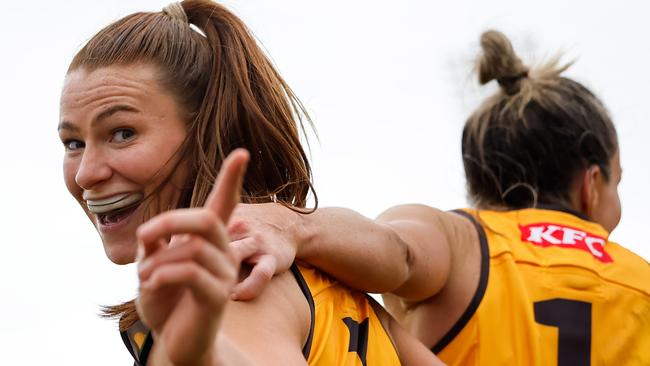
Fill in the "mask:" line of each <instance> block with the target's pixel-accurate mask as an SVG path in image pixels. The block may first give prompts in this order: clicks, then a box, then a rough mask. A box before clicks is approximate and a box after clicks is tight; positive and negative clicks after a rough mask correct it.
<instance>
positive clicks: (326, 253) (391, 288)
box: [229, 204, 464, 301]
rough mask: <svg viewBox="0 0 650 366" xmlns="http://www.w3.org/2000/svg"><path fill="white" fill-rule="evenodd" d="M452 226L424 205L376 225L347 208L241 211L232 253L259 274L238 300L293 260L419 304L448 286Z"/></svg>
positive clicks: (394, 212)
mask: <svg viewBox="0 0 650 366" xmlns="http://www.w3.org/2000/svg"><path fill="white" fill-rule="evenodd" d="M456 220H461V221H462V219H460V218H457V217H456V215H453V214H449V213H446V212H442V211H440V210H437V209H434V208H431V207H428V206H424V205H404V206H396V207H393V208H390V209H388V210H386V211H385V212H383V213H382V214H381V215H379V217H378V218H377V219H375V220H371V219H369V218H366V217H364V216H362V215H360V214H358V213H356V212H354V211H352V210H348V209H344V208H319V209H318V210H316V211H315V212H314V213H311V214H298V213H296V212H294V211H291V210H289V209H287V208H285V207H282V206H280V205H278V204H260V205H240V206H239V207H238V208H237V210H236V211H235V218H234V219H233V221H232V226H231V227H229V231H230V232H231V235H232V236H233V238H234V239H236V240H235V241H234V242H233V243H231V245H232V247H233V248H234V249H235V251H236V252H237V253H238V255H239V257H240V258H242V259H245V260H247V261H249V262H252V263H253V264H260V267H261V270H259V271H257V272H256V270H255V269H254V270H253V275H252V276H251V277H250V278H248V279H247V280H245V281H244V282H243V283H241V284H239V285H237V287H236V295H235V296H236V297H239V298H250V297H253V296H255V294H257V293H259V292H260V291H261V290H260V288H261V287H262V286H263V284H264V283H265V281H268V279H269V278H270V277H271V275H272V274H273V273H279V272H282V271H283V270H285V269H286V268H288V266H289V265H290V263H291V262H292V261H293V260H294V257H296V258H297V259H298V260H301V261H304V262H307V263H309V264H312V265H314V266H316V267H318V268H320V269H322V270H323V271H325V272H327V273H329V274H330V275H332V276H334V277H336V278H338V279H340V280H341V281H343V282H345V283H346V284H348V285H349V286H351V287H354V288H357V289H360V290H363V291H367V292H393V293H395V294H397V295H399V296H400V297H403V298H406V299H409V300H413V301H418V300H424V299H426V298H428V297H431V296H433V295H435V294H436V293H437V292H438V291H439V290H440V288H442V286H443V285H444V284H445V282H446V280H447V276H448V272H449V267H450V248H449V246H450V244H452V241H453V235H450V234H449V233H452V232H453V230H452V229H453V228H454V226H456V225H457V222H456ZM460 224H463V225H464V223H462V222H461V223H460Z"/></svg>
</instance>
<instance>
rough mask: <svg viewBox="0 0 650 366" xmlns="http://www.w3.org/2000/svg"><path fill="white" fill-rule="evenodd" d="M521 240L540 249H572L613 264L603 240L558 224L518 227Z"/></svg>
mask: <svg viewBox="0 0 650 366" xmlns="http://www.w3.org/2000/svg"><path fill="white" fill-rule="evenodd" d="M519 230H521V240H522V241H527V242H529V243H532V244H535V245H537V246H540V247H550V246H555V247H560V248H574V249H580V250H584V251H586V252H589V253H591V255H593V256H594V258H596V259H598V260H599V261H601V262H603V263H611V262H613V260H612V257H610V256H609V254H607V252H606V251H605V243H606V242H607V241H606V240H605V238H603V237H600V236H596V235H593V234H590V233H588V232H585V231H582V230H579V229H575V228H572V227H568V226H562V225H558V224H548V223H537V224H530V225H526V226H519Z"/></svg>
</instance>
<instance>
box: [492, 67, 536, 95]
mask: <svg viewBox="0 0 650 366" xmlns="http://www.w3.org/2000/svg"><path fill="white" fill-rule="evenodd" d="M527 77H528V70H524V71H522V72H520V73H519V74H516V75H512V76H503V77H500V78H498V79H497V83H499V86H501V89H503V90H504V91H505V92H506V94H507V95H514V94H517V93H519V90H520V86H519V81H520V80H521V79H523V78H527Z"/></svg>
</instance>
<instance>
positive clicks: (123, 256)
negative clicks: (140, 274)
mask: <svg viewBox="0 0 650 366" xmlns="http://www.w3.org/2000/svg"><path fill="white" fill-rule="evenodd" d="M104 252H105V253H106V256H107V257H108V259H109V260H110V261H111V262H113V263H115V264H119V265H123V264H129V263H133V262H135V255H136V245H135V243H134V242H131V243H106V242H105V243H104Z"/></svg>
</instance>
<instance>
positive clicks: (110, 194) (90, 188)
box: [59, 0, 437, 366]
mask: <svg viewBox="0 0 650 366" xmlns="http://www.w3.org/2000/svg"><path fill="white" fill-rule="evenodd" d="M190 24H192V25H193V26H195V27H197V28H198V29H199V30H200V32H198V31H195V30H194V29H193V27H190ZM304 118H306V120H309V118H308V116H307V115H306V113H305V112H304V109H303V107H302V105H301V103H300V101H299V100H298V99H297V98H296V97H295V95H294V94H293V92H292V91H291V89H290V88H289V87H288V86H287V85H286V83H285V82H284V81H283V80H282V78H281V77H280V75H279V74H278V73H277V71H276V70H275V69H274V68H273V66H272V65H271V63H270V62H269V60H268V58H267V57H266V56H265V55H264V53H263V52H262V51H261V49H260V48H259V47H258V45H257V44H256V42H255V40H254V39H253V37H252V36H251V35H250V33H249V32H248V30H247V29H246V27H245V26H244V24H243V23H242V22H241V21H240V20H239V19H238V18H237V17H235V16H234V15H233V14H232V13H230V12H229V11H228V10H227V9H225V8H224V7H222V6H220V5H218V4H215V3H213V2H211V1H206V0H195V1H184V2H182V3H174V4H172V5H170V6H168V7H166V8H165V9H164V10H163V11H162V12H156V13H136V14H132V15H130V16H127V17H125V18H123V19H121V20H118V21H117V22H115V23H113V24H111V25H109V26H108V27H106V28H104V29H103V30H101V31H100V32H99V33H98V34H96V35H95V36H94V37H93V38H92V39H91V40H90V41H89V42H88V43H87V44H86V45H85V46H84V47H83V48H82V49H81V51H79V53H78V54H77V55H76V56H75V58H74V59H73V61H72V64H71V65H70V68H69V70H68V73H67V76H66V79H65V85H64V88H63V94H62V96H61V112H60V122H59V134H60V137H61V141H62V142H63V145H64V147H65V158H64V166H63V171H64V176H65V182H66V186H67V188H68V190H69V191H70V193H71V194H72V196H73V197H74V198H75V199H76V200H77V202H78V203H79V204H80V205H81V207H82V208H83V210H84V211H85V213H86V215H87V216H88V218H89V219H90V220H91V222H92V223H93V225H94V226H95V227H96V228H97V230H98V232H99V234H100V237H101V239H102V243H103V245H104V249H105V252H106V255H107V256H108V258H109V259H110V260H111V261H113V262H114V263H118V264H126V263H131V262H133V261H136V260H137V261H138V263H139V270H138V276H139V280H140V292H139V295H138V298H137V299H136V300H135V301H134V302H129V303H126V304H122V305H118V306H113V307H109V308H108V309H107V310H106V313H107V315H109V316H114V317H116V318H119V322H120V330H121V331H122V338H123V340H124V342H125V345H126V346H127V348H128V350H129V351H130V353H131V354H132V355H133V357H134V359H135V363H136V364H137V365H144V364H149V365H168V364H172V365H217V364H218V365H224V364H228V365H246V364H265V365H273V364H277V365H304V364H306V363H308V364H310V365H356V364H359V363H361V364H363V365H369V366H375V365H398V364H404V365H421V364H437V360H436V358H435V356H433V354H432V353H431V352H429V351H428V350H427V349H426V348H425V347H424V346H423V345H422V344H420V343H419V342H417V341H416V340H415V338H413V337H411V336H409V335H408V334H407V333H406V332H405V331H403V330H402V329H401V328H400V327H399V326H397V324H396V323H395V322H394V320H393V319H392V318H391V317H390V316H389V315H388V314H387V313H386V312H385V311H384V310H383V309H382V308H381V307H380V306H379V305H377V304H376V303H374V302H373V301H372V300H371V299H370V298H368V297H367V296H366V295H365V294H363V293H361V292H356V291H352V290H350V289H348V288H346V287H344V286H342V285H340V284H338V283H336V282H335V281H333V280H331V279H329V278H328V277H327V276H325V275H323V274H322V273H320V272H318V271H316V270H313V269H310V268H305V267H301V266H298V265H294V266H292V270H291V272H289V273H287V274H284V275H280V276H277V277H275V278H274V279H273V280H272V281H271V284H270V286H269V288H268V289H267V290H266V291H265V292H264V294H263V295H261V296H260V297H259V298H258V299H256V300H255V301H252V302H243V301H238V302H235V301H229V300H230V298H231V292H232V288H233V286H234V284H235V280H236V278H237V273H238V269H239V264H240V261H241V259H242V258H243V257H245V256H242V257H237V256H236V255H235V254H234V251H233V250H232V249H231V248H230V246H229V242H230V236H229V235H228V234H229V232H228V230H227V229H226V227H227V225H228V222H229V218H230V215H231V213H232V211H233V210H234V208H235V206H236V205H237V203H238V202H239V200H240V199H241V200H242V201H244V202H247V203H264V202H266V203H270V202H277V203H280V204H282V205H283V206H287V207H290V208H291V210H293V211H292V212H295V211H305V207H306V199H307V194H308V193H309V192H310V191H312V190H313V189H312V185H311V170H310V166H309V163H308V161H307V158H306V154H305V152H304V150H303V147H302V145H301V143H300V139H299V136H300V131H301V130H304V126H303V119H304ZM237 148H245V149H246V150H248V151H250V152H252V154H251V156H250V157H249V156H248V154H247V153H246V152H243V151H241V150H238V149H237ZM226 156H228V157H226ZM249 159H250V163H249V164H248V167H247V170H246V173H244V168H245V167H246V164H247V162H248V160H249ZM219 171H220V172H221V173H220V175H219V176H218V177H217V172H219ZM244 174H245V175H244ZM215 179H216V183H215ZM240 187H241V193H240ZM229 229H230V234H233V232H235V231H236V229H237V228H232V227H231V228H229ZM233 235H234V234H233ZM242 245H243V244H242ZM136 254H137V255H136ZM136 257H137V259H136ZM136 310H137V312H136ZM226 310H227V312H226ZM270 344H271V345H272V346H269V345H270Z"/></svg>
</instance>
